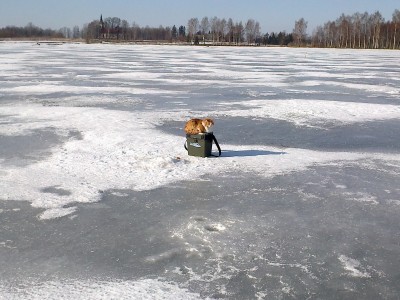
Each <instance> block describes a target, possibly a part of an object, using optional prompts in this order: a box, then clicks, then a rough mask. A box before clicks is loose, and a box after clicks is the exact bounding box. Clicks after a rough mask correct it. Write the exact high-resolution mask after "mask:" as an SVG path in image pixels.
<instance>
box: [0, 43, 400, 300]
mask: <svg viewBox="0 0 400 300" xmlns="http://www.w3.org/2000/svg"><path fill="white" fill-rule="evenodd" d="M399 56H400V54H399V53H398V52H396V51H358V50H352V51H350V50H333V49H325V50H320V49H286V48H239V47H238V48H236V47H232V48H225V47H223V48H221V47H216V48H214V47H179V46H138V45H83V44H73V45H72V44H71V45H68V44H64V45H58V46H54V45H45V44H42V45H41V46H38V45H36V44H32V43H0V82H1V85H0V165H1V168H0V204H1V205H2V206H1V207H2V208H1V209H0V215H1V217H2V220H3V222H4V223H5V224H7V226H3V227H2V231H3V232H2V235H1V236H0V254H4V255H2V256H1V257H3V260H0V265H1V266H2V270H3V271H0V272H3V273H0V274H1V275H2V277H4V278H5V279H4V280H5V281H2V282H0V292H1V294H2V295H4V296H5V297H6V299H7V297H8V298H10V299H12V298H16V297H27V298H28V299H46V298H47V299H51V298H54V297H55V296H54V295H55V294H54V293H57V292H59V291H61V292H62V294H64V295H65V297H66V298H70V299H72V298H74V299H75V298H87V299H90V298H91V297H92V298H110V297H113V295H115V293H118V298H132V297H136V296H138V295H141V297H142V298H144V299H145V297H149V298H151V299H154V298H155V299H163V297H164V298H165V297H167V298H168V297H169V298H173V299H197V298H205V297H216V298H218V297H226V298H232V299H245V298H251V299H257V298H259V299H263V298H267V299H268V298H271V299H274V298H285V297H287V298H302V297H311V298H312V297H313V296H314V295H318V297H319V298H326V299H328V298H335V297H334V296H333V295H339V296H338V297H341V296H343V298H346V297H348V298H349V297H350V298H365V299H375V298H376V296H377V295H381V296H382V295H384V297H386V298H388V299H390V298H393V299H395V298H394V297H395V296H394V295H397V294H398V292H399V288H400V287H399V285H398V283H396V280H395V279H396V278H397V277H398V271H397V269H398V268H397V269H396V268H394V267H396V266H398V263H400V262H399V260H398V257H400V253H399V249H398V232H399V229H400V228H399V225H398V222H397V220H398V217H399V216H398V214H399V210H398V209H399V203H400V189H399V188H398V187H397V181H398V176H399V168H400V155H399V151H400V148H399V143H398V141H397V140H398V130H399V129H400V123H399V118H400V108H399V104H400V102H399V100H400V89H399V84H400V78H399V77H398V69H399V61H400V60H399V58H400V57H399ZM208 116H209V117H213V118H215V120H216V126H215V129H214V132H215V134H216V136H217V137H218V138H219V141H220V144H221V146H222V149H223V152H222V156H221V157H220V158H206V159H202V158H197V157H190V156H188V155H187V153H186V152H185V150H184V148H183V143H184V139H185V137H184V133H183V131H182V127H183V124H184V122H185V121H186V120H187V119H189V118H191V117H208ZM315 137H318V139H317V138H315ZM304 141H307V142H304ZM321 144H322V145H324V147H322V146H321ZM336 145H338V146H337V147H336ZM25 203H29V205H26V204H25ZM15 249H17V250H18V251H16V252H15ZM13 250H14V252H11V251H13ZM47 257H48V258H47ZM11 261H12V262H13V265H11V264H10V262H11ZM393 266H394V267H393ZM99 273H101V275H104V276H103V277H102V279H99V280H97V279H94V278H96V275H99ZM26 274H30V275H29V276H35V277H36V276H37V277H38V278H39V279H40V280H38V281H34V282H31V281H29V280H28V279H29V278H26V277H27V276H28V275H26ZM77 274H78V275H77ZM156 275H158V276H161V277H162V278H164V279H165V280H164V279H163V280H154V278H155V276H156ZM396 276H397V277H396ZM58 277H61V278H58ZM64 277H65V278H64ZM68 277H72V279H69V278H68ZM80 277H82V279H79V280H77V279H76V278H80ZM108 277H110V278H108ZM104 278H106V279H104ZM107 278H108V279H107ZM119 278H122V279H121V280H119ZM149 278H150V279H149ZM29 282H31V283H29ZM168 282H172V283H168ZM374 297H375V298H374Z"/></svg>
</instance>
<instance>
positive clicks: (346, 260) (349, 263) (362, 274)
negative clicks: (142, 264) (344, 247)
mask: <svg viewBox="0 0 400 300" xmlns="http://www.w3.org/2000/svg"><path fill="white" fill-rule="evenodd" d="M339 261H340V262H341V263H342V265H343V267H344V269H345V270H346V271H348V274H349V276H351V277H359V278H370V277H371V275H370V274H369V273H368V272H366V271H363V270H362V266H361V263H360V262H359V261H358V260H356V259H353V258H350V257H347V256H345V255H340V256H339Z"/></svg>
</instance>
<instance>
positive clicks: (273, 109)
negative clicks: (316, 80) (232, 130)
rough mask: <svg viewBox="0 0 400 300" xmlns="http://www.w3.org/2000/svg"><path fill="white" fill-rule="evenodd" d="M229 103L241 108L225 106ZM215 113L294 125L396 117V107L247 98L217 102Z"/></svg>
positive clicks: (398, 109) (398, 116) (347, 122)
mask: <svg viewBox="0 0 400 300" xmlns="http://www.w3.org/2000/svg"><path fill="white" fill-rule="evenodd" d="M232 105H237V106H240V107H241V109H239V108H236V109H227V108H229V107H230V106H232ZM218 106H220V108H221V109H220V110H219V111H218V113H217V114H218V115H227V116H235V117H251V118H273V119H277V120H283V121H287V122H292V123H294V124H296V125H298V126H313V125H314V124H316V123H317V124H318V123H320V124H324V123H326V122H327V121H333V122H335V123H339V122H340V123H346V124H351V123H358V122H365V121H374V120H387V119H398V118H400V107H399V106H398V105H391V104H373V103H357V102H339V101H322V100H304V99H290V100H286V99H282V100H267V99H265V100H248V101H246V102H243V101H241V102H235V101H230V102H225V103H220V104H218Z"/></svg>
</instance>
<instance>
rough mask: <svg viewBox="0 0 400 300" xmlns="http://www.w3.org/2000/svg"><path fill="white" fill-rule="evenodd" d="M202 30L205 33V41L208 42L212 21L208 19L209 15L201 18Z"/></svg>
mask: <svg viewBox="0 0 400 300" xmlns="http://www.w3.org/2000/svg"><path fill="white" fill-rule="evenodd" d="M200 30H201V34H202V35H203V43H204V44H205V43H206V38H205V37H206V35H207V34H208V31H209V30H210V22H209V21H208V18H207V17H204V18H203V19H201V22H200Z"/></svg>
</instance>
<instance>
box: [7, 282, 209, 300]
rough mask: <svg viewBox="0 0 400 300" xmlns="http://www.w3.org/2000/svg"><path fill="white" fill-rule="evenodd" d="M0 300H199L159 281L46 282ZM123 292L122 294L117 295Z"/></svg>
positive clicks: (10, 292) (24, 287)
mask: <svg viewBox="0 0 400 300" xmlns="http://www.w3.org/2000/svg"><path fill="white" fill-rule="evenodd" d="M3 288H4V287H2V286H1V285H0V294H1V297H2V299H27V300H28V299H29V300H47V299H71V300H72V299H88V300H96V299H143V300H145V299H149V300H152V299H177V300H179V299H182V300H186V299H187V300H192V299H193V300H195V299H203V298H201V297H200V295H198V294H195V293H190V292H188V291H187V290H186V289H182V288H179V287H178V286H177V285H174V284H172V283H168V282H162V281H160V280H151V279H143V280H139V281H119V282H118V281H115V282H112V281H101V280H99V281H95V280H92V281H87V280H82V281H81V280H80V281H70V280H69V281H64V282H57V281H48V282H44V283H40V284H32V283H25V284H24V285H20V286H19V287H18V288H12V289H3ZM121 291H123V292H121Z"/></svg>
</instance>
